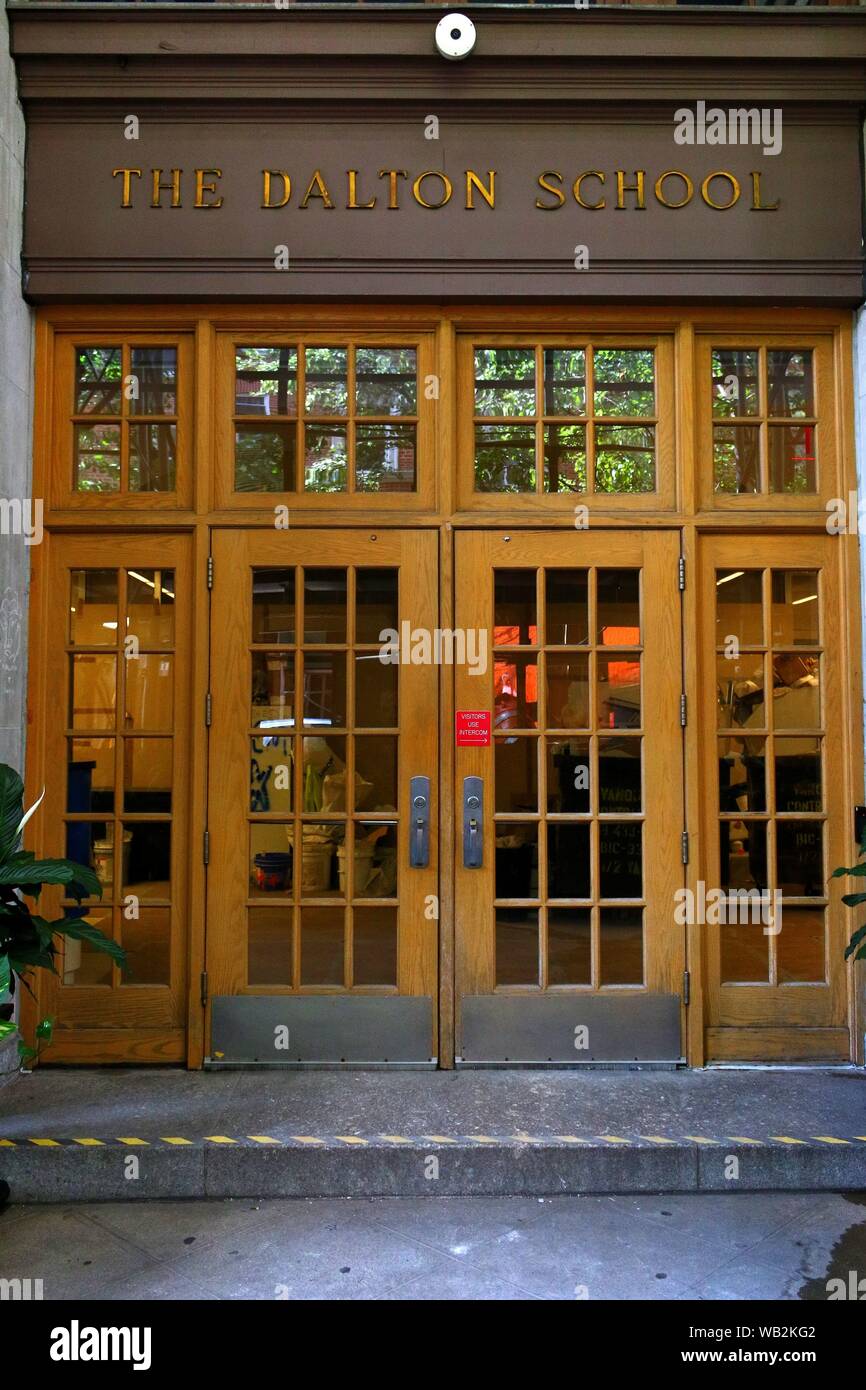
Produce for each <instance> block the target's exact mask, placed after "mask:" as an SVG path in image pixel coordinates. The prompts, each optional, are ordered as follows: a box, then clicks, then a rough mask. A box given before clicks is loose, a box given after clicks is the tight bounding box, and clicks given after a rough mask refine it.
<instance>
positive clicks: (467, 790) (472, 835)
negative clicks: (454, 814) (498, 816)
mask: <svg viewBox="0 0 866 1390" xmlns="http://www.w3.org/2000/svg"><path fill="white" fill-rule="evenodd" d="M483 862H484V783H483V782H482V780H481V778H480V777H464V778H463V867H464V869H480V868H481V866H482V864H483Z"/></svg>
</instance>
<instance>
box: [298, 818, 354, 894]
mask: <svg viewBox="0 0 866 1390" xmlns="http://www.w3.org/2000/svg"><path fill="white" fill-rule="evenodd" d="M345 842H346V826H345V824H344V823H343V822H342V821H318V822H315V821H314V822H309V823H308V822H306V821H305V822H304V824H303V825H302V826H301V897H303V898H324V897H329V896H332V897H340V898H344V897H345V896H346V887H345V881H344V879H343V878H342V876H341V874H340V867H341V866H340V864H339V862H338V854H339V853H340V851H341V850H342V847H343V845H344V844H345Z"/></svg>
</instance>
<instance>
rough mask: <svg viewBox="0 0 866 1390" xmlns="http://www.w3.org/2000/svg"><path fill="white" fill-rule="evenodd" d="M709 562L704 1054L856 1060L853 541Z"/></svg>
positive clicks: (765, 540) (763, 548)
mask: <svg viewBox="0 0 866 1390" xmlns="http://www.w3.org/2000/svg"><path fill="white" fill-rule="evenodd" d="M701 554H702V576H701V583H702V596H701V606H702V613H703V615H704V622H705V631H704V634H703V638H702V645H701V659H702V660H701V665H702V670H701V682H702V693H703V707H702V710H701V730H702V736H703V771H704V778H703V796H702V798H701V801H702V805H703V808H704V829H703V842H704V856H703V869H704V879H705V882H706V884H707V885H708V888H707V896H708V897H709V894H710V890H715V901H714V899H710V900H709V904H708V910H707V913H706V916H707V926H706V946H707V959H708V972H707V973H708V991H709V1000H708V1003H709V1019H708V1022H709V1029H708V1037H707V1056H708V1059H709V1060H710V1061H712V1060H714V1059H715V1060H729V1059H743V1060H749V1061H774V1060H785V1061H788V1062H793V1061H798V1060H810V1059H812V1060H815V1059H825V1060H834V1059H839V1060H841V1059H847V1058H848V1056H849V1047H850V1042H849V1034H848V1026H847V1016H848V1015H847V992H846V985H847V981H846V970H845V964H844V955H843V953H844V945H845V940H846V939H847V937H846V930H845V929H846V922H845V916H846V910H845V908H844V907H843V906H842V904H841V901H840V899H841V894H842V893H843V892H844V891H845V889H844V887H843V885H842V881H841V880H839V879H835V880H831V879H830V878H829V875H830V873H831V871H832V870H833V869H834V868H836V867H837V866H838V865H840V864H847V863H850V862H852V858H853V857H854V854H855V853H856V851H854V847H853V825H852V819H851V816H850V814H849V810H850V808H849V807H848V805H847V804H846V794H845V787H846V783H847V777H846V767H845V749H846V741H847V729H846V718H845V713H844V707H843V692H844V689H845V679H844V658H843V652H844V649H845V634H844V622H845V616H844V614H843V606H842V603H841V594H840V576H839V561H840V556H841V543H840V541H839V539H838V538H837V537H835V536H826V535H824V536H821V535H814V534H811V535H797V536H778V535H776V536H765V535H759V534H753V535H750V536H749V537H748V540H747V541H746V540H744V539H743V538H742V537H734V536H713V537H708V538H705V539H703V540H702V542H701ZM768 691H772V698H771V699H768V698H767V692H768ZM711 907H712V908H714V910H710V909H711Z"/></svg>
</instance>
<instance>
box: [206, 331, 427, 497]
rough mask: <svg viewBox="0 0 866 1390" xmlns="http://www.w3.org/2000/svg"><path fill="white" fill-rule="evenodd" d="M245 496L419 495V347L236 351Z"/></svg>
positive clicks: (237, 475) (238, 464) (238, 474)
mask: <svg viewBox="0 0 866 1390" xmlns="http://www.w3.org/2000/svg"><path fill="white" fill-rule="evenodd" d="M233 418H234V488H235V491H236V492H258V493H261V492H307V493H329V492H342V493H356V492H361V493H363V492H371V493H376V492H414V491H415V490H416V486H417V464H416V453H417V428H418V363H417V353H416V349H415V348H414V347H411V346H404V347H387V346H364V345H363V344H358V345H355V344H347V345H345V346H312V345H303V344H299V343H295V344H276V345H268V346H258V347H255V346H253V347H248V346H241V345H238V346H237V347H236V348H235V387H234V417H233Z"/></svg>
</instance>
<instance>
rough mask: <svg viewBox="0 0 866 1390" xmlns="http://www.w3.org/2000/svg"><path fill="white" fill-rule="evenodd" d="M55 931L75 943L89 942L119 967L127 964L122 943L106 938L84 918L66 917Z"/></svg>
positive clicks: (56, 924) (57, 925) (55, 927)
mask: <svg viewBox="0 0 866 1390" xmlns="http://www.w3.org/2000/svg"><path fill="white" fill-rule="evenodd" d="M54 929H55V931H56V932H57V934H58V936H70V937H72V939H73V941H89V943H90V945H91V946H93V947H94V949H95V950H97V951H103V952H104V953H105V955H107V956H111V958H112V960H116V961H117V963H118V965H125V964H126V952H125V951H124V949H123V947H122V946H121V945H120V943H119V942H117V941H112V939H111V937H110V936H106V935H105V932H101V931H100V930H99V928H98V927H94V926H93V925H92V923H90V922H86V921H85V920H84V918H83V917H64V918H62V919H61V920H60V921H59V922H55V924H54Z"/></svg>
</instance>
